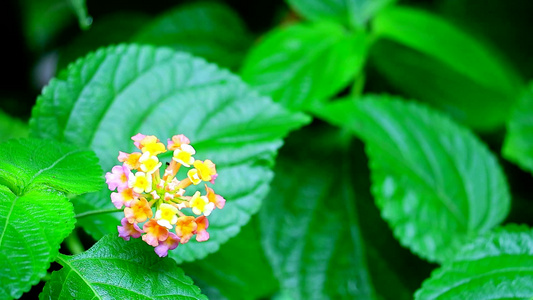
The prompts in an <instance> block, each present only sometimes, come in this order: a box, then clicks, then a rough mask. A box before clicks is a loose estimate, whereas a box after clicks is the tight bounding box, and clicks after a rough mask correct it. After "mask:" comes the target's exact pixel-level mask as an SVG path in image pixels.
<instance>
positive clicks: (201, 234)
mask: <svg viewBox="0 0 533 300" xmlns="http://www.w3.org/2000/svg"><path fill="white" fill-rule="evenodd" d="M207 227H209V221H208V220H207V217H206V216H201V217H198V218H196V240H197V241H198V242H205V241H207V240H208V239H209V232H207Z"/></svg>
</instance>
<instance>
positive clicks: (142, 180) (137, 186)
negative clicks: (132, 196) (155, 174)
mask: <svg viewBox="0 0 533 300" xmlns="http://www.w3.org/2000/svg"><path fill="white" fill-rule="evenodd" d="M128 185H129V187H131V188H133V191H134V192H136V193H139V194H141V193H144V192H147V193H149V192H150V191H151V190H152V177H151V176H150V174H146V173H144V172H137V173H135V176H131V177H130V180H129V182H128Z"/></svg>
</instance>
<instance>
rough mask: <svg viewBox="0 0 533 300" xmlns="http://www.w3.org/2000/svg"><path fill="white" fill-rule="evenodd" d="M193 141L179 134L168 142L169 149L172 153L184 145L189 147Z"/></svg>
mask: <svg viewBox="0 0 533 300" xmlns="http://www.w3.org/2000/svg"><path fill="white" fill-rule="evenodd" d="M190 143H191V141H190V140H189V139H188V138H187V137H186V136H184V135H183V134H178V135H175V136H173V137H172V139H168V140H167V148H168V150H170V151H173V150H176V149H178V148H180V147H181V146H182V145H189V144H190Z"/></svg>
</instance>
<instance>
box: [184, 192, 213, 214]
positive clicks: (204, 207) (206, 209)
mask: <svg viewBox="0 0 533 300" xmlns="http://www.w3.org/2000/svg"><path fill="white" fill-rule="evenodd" d="M189 206H190V207H191V208H192V212H193V213H194V214H195V215H201V214H204V216H206V217H207V216H209V215H210V214H211V212H212V211H213V209H214V208H215V204H214V203H211V202H209V199H207V197H206V196H200V192H196V193H195V194H194V195H193V196H192V198H191V200H190V202H189Z"/></svg>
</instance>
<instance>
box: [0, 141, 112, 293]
mask: <svg viewBox="0 0 533 300" xmlns="http://www.w3.org/2000/svg"><path fill="white" fill-rule="evenodd" d="M101 172H102V170H101V169H100V168H99V166H98V163H97V159H96V157H95V155H94V154H93V153H92V152H89V151H82V150H79V149H77V148H75V147H72V146H67V145H63V144H60V143H57V142H51V141H45V140H32V139H24V140H11V141H8V142H5V143H2V144H0V183H1V184H0V257H2V258H3V264H2V266H1V267H0V282H2V284H1V285H0V299H11V298H18V297H20V296H21V295H22V293H23V292H25V291H28V290H29V289H30V287H31V286H32V285H34V284H36V283H37V282H38V281H39V279H40V278H41V277H43V276H44V275H45V274H46V270H47V269H48V266H49V264H50V262H51V261H52V260H53V259H54V258H55V257H56V255H57V253H58V249H59V245H60V243H61V242H62V241H63V239H64V238H65V237H66V236H67V235H68V234H69V233H70V232H71V231H72V229H73V228H74V222H75V220H74V212H73V207H72V204H71V203H70V202H69V201H68V199H67V197H66V195H65V193H63V192H68V193H73V194H81V193H85V192H89V191H95V190H97V189H98V188H99V187H100V183H101V182H102V181H103V178H102V173H101Z"/></svg>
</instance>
